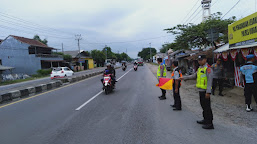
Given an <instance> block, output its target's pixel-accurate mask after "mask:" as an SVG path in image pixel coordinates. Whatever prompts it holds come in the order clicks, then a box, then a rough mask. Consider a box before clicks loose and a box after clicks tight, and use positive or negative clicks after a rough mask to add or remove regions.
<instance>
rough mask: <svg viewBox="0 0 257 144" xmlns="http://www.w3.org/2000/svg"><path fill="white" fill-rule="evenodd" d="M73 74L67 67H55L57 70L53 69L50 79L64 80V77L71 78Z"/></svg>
mask: <svg viewBox="0 0 257 144" xmlns="http://www.w3.org/2000/svg"><path fill="white" fill-rule="evenodd" d="M73 74H74V72H73V71H72V70H71V69H69V68H68V67H57V68H53V70H52V72H51V79H55V78H64V77H68V76H72V75H73Z"/></svg>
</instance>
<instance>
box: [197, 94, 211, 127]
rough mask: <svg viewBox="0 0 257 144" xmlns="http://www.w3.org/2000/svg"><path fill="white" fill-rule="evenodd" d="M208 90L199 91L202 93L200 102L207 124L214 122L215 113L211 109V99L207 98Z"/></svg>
mask: <svg viewBox="0 0 257 144" xmlns="http://www.w3.org/2000/svg"><path fill="white" fill-rule="evenodd" d="M205 94H206V91H204V92H199V95H200V104H201V107H202V109H203V118H204V121H206V123H207V124H212V120H213V114H212V109H211V99H210V98H205Z"/></svg>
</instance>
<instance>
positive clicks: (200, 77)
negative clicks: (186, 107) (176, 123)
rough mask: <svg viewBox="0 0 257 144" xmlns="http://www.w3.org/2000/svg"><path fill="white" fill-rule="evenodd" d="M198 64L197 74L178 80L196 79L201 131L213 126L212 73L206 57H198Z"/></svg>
mask: <svg viewBox="0 0 257 144" xmlns="http://www.w3.org/2000/svg"><path fill="white" fill-rule="evenodd" d="M198 63H199V65H200V67H199V68H198V70H197V73H194V74H193V75H190V76H185V77H184V78H180V80H183V79H184V80H189V79H195V78H197V82H196V87H197V88H198V91H199V95H200V104H201V107H202V109H203V118H204V119H203V120H200V121H197V123H198V124H203V126H202V128H203V129H214V126H213V123H212V121H213V114H212V109H211V99H210V94H211V87H212V80H213V71H212V69H211V68H210V67H209V65H208V64H207V58H206V55H200V56H199V57H198Z"/></svg>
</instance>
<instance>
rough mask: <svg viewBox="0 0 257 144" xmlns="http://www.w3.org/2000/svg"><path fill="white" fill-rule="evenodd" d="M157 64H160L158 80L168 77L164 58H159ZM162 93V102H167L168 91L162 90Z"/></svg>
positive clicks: (160, 97)
mask: <svg viewBox="0 0 257 144" xmlns="http://www.w3.org/2000/svg"><path fill="white" fill-rule="evenodd" d="M157 62H158V64H159V67H158V70H157V78H158V80H159V78H161V77H166V66H165V65H164V64H163V63H162V58H158V59H157ZM161 91H162V95H161V96H159V99H160V100H165V99H166V90H164V89H161Z"/></svg>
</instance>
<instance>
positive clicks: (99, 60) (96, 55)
mask: <svg viewBox="0 0 257 144" xmlns="http://www.w3.org/2000/svg"><path fill="white" fill-rule="evenodd" d="M91 56H92V58H93V59H94V61H95V62H96V64H97V65H98V66H99V65H101V66H103V65H104V62H105V54H104V52H103V51H100V50H92V51H91Z"/></svg>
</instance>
